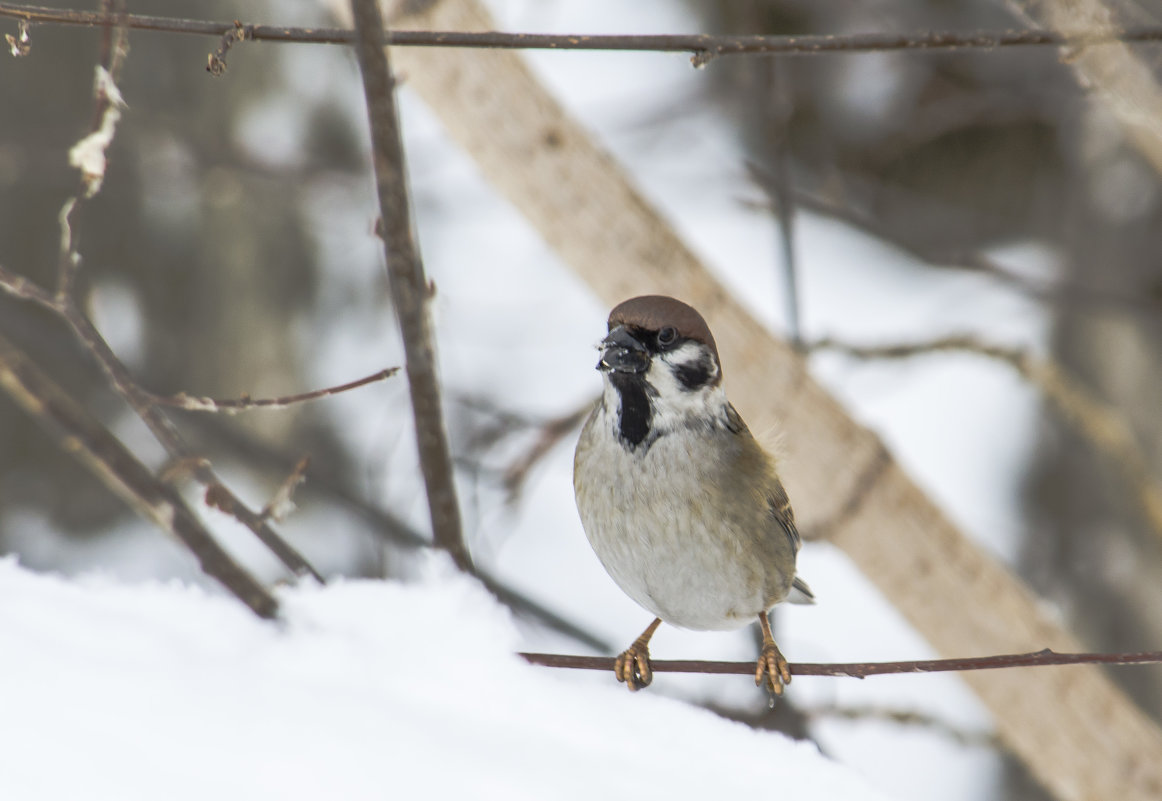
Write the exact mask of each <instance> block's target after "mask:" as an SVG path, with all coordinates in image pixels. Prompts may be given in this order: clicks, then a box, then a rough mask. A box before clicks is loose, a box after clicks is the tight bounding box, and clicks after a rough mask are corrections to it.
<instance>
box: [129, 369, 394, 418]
mask: <svg viewBox="0 0 1162 801" xmlns="http://www.w3.org/2000/svg"><path fill="white" fill-rule="evenodd" d="M398 372H399V368H398V367H389V368H387V369H386V370H380V371H379V372H378V373H373V374H372V375H369V376H364V377H363V378H360V379H357V380H355V381H348V382H347V383H346V384H339V385H338V386H334V387H327V388H325V389H316V390H312V391H311V392H302V393H299V394H297V395H283V396H282V397H279V398H251V397H250V396H249V395H243V396H242V397H240V398H235V399H229V400H219V399H217V398H207V397H203V396H193V395H189V394H187V393H185V392H179V393H178V394H177V395H150V400H151V401H152V402H153V403H157V404H160V405H162V406H172V407H174V408H176V409H181V410H183V411H187V412H225V413H226V414H237V413H238V412H248V411H252V410H254V409H285V408H287V407H288V406H292V405H294V404H296V403H303V402H305V401H312V400H318V399H319V398H326V397H329V396H331V395H338V394H339V393H341V392H348V391H350V390H352V389H358V388H359V387H365V386H367V385H368V384H374V383H375V382H376V381H384V380H386V379H388V378H391V377H392V376H393V375H395V374H396V373H398Z"/></svg>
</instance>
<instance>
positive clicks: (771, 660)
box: [754, 640, 791, 695]
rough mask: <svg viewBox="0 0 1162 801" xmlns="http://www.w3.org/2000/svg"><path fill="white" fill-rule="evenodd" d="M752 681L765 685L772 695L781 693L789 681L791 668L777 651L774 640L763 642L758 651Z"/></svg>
mask: <svg viewBox="0 0 1162 801" xmlns="http://www.w3.org/2000/svg"><path fill="white" fill-rule="evenodd" d="M754 683H755V684H757V685H760V686H765V687H766V688H767V692H769V693H771V694H772V695H782V694H783V688H784V687H786V685H788V684H790V683H791V668H790V667H789V666H788V665H787V660H786V659H784V658H783V655H782V653H780V652H779V647H778V646H777V645H775V641H774V640H769V641H767V642H764V643H763V649H762V650H761V651H759V661H758V665H757V666H756V667H755V672H754Z"/></svg>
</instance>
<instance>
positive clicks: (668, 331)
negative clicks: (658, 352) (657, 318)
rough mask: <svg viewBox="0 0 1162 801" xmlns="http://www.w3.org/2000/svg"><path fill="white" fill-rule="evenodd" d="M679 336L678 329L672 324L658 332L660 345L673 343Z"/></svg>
mask: <svg viewBox="0 0 1162 801" xmlns="http://www.w3.org/2000/svg"><path fill="white" fill-rule="evenodd" d="M677 338H678V331H677V329H675V328H674V327H673V326H671V325H667V326H666V327H665V328H663V329H662V330H661V331H659V332H658V344H659V345H673V344H674V340H676V339H677Z"/></svg>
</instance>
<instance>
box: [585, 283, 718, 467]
mask: <svg viewBox="0 0 1162 801" xmlns="http://www.w3.org/2000/svg"><path fill="white" fill-rule="evenodd" d="M600 347H601V361H599V362H598V363H597V369H598V370H600V371H601V372H602V373H603V374H604V376H605V380H606V387H607V395H608V394H609V392H610V391H616V392H617V396H618V400H619V401H620V405H619V411H620V414H619V416H620V418H621V419H620V432H621V435H622V437H623V438H624V439H626V440H627V441H628V442H629V443H630V444H632V445H637V444H639V443H640V442H641V441H642V440H644V439H645V438H646V436H647V435H649V434H651V433H652V434H654V435H658V434H661V433H665V432H666V431H668V430H671V429H673V428H675V427H679V426H686V425H690V424H695V423H697V422H699V420H701V419H703V418H705V419H712V418H715V417H717V416H718V415H719V414H720V410H721V407H722V406H723V405H725V403H726V400H725V397H724V396H723V394H722V369H721V367H720V365H719V361H718V347H717V346H716V345H715V344H714V336H713V335H712V334H711V333H710V328H709V326H707V325H706V321H705V320H704V319H702V315H701V314H699V313H698V312H697V311H696V310H694V309H693V308H692V307H690V306H688V305H686V304H685V303H683V302H681V301H680V300H675V299H674V298H670V297H665V296H663V295H644V296H642V297H637V298H632V299H630V300H627V301H625V302H624V303H620V304H618V305H617V306H616V307H615V308H614V309H613V311H612V312H610V314H609V333H608V335H607V336H606V337H605V339H604V340H602V342H601V345H600Z"/></svg>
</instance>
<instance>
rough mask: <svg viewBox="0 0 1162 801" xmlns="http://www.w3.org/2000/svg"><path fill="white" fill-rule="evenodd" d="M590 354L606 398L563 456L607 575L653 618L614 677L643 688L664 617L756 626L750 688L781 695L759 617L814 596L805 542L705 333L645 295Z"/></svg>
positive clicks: (692, 319) (695, 320) (696, 318)
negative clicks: (805, 574) (801, 566)
mask: <svg viewBox="0 0 1162 801" xmlns="http://www.w3.org/2000/svg"><path fill="white" fill-rule="evenodd" d="M599 347H600V349H601V360H600V361H599V362H598V363H597V369H598V370H599V371H600V372H601V374H602V378H603V382H602V383H603V391H602V395H601V398H600V399H599V400H598V402H597V404H596V406H595V407H594V409H593V412H592V413H591V414H590V415H589V418H588V420H587V421H586V423H585V426H584V428H583V429H582V430H581V437H580V440H579V441H578V443H577V449H576V452H575V454H574V458H573V489H574V493H575V495H576V500H577V510H578V512H579V513H580V516H581V524H582V526H583V527H584V529H585V534H586V537H587V538H588V539H589V543H590V545H592V546H593V550H594V551H595V552H596V554H597V557H598V559H600V561H601V564H602V565H603V566H604V567H605V569H606V571H607V572H608V573H609V575H610V577H612V578H613V580H614V582H616V583H617V585H618V586H619V587H621V589H622V590H623V591H624V592H625V593H626V595H628V596H629V597H630V598H632V599H633V600H634V601H636V602H637V603H638V604H639V605H640V606H642V607H644V608H645V609H646V610H647V611H648V612H650V613H651V614H653V615H654V618H655V619H654V622H653V623H651V624H650V625H649V626H648V627H647V628H646V630H645V631H643V632H642V634H641V636H640V637H638V638H637V639H636V640H634V642H633V644H632V645H630V647H629V648H627V649H626V650H625V651H623V652H622V653H621V655H620V656H618V657H617V659H616V661H615V663H614V672H615V674H616V676H617V680H618V681H621V682H624V683H625V684H626V685H627V686H628V687H629V689H630V690H638V689H640V688H641V687H645V686H647V685H649V684H650V682H651V681H652V680H653V671H652V669H651V667H650V656H649V641H650V638H651V637H652V636H653V634H654V632H655V631H657V629H658V626H660V625H661V624H662V622H663V621H664V622H666V623H669V624H671V625H673V626H678V627H680V628H685V629H694V630H698V631H720V630H728V629H737V628H740V627H742V626H744V625H746V624H748V623H750V622H753V621H754V620H755V619H756V618H757V620H758V622H759V625H760V626H761V628H762V636H763V641H762V649H761V651H760V652H759V657H758V662H757V664H756V667H755V684H758V685H765V687H766V689H767V690H768V692H770V693H772V694H774V695H782V694H783V688H784V685H786V684H787V683H789V682H790V681H791V672H790V669H789V668H788V665H787V660H786V659H785V658H784V657H783V655H782V653H781V652H780V651H779V648H778V646H777V645H775V640H774V637H773V636H772V635H771V624H770V621H769V619H768V618H767V613H768V611H769V610H770V609H771V607H773V606H774V605H775V604H777V603H779V602H781V601H784V600H788V597H789V596H792V597H791V598H790V600H797V601H800V602H805V603H812V602H813V601H814V596H813V594H812V593H811V590H810V588H809V587H808V586H807V584H806V583H805V582H803V581H802V580H801V579H799V578H798V577H797V576H796V575H795V559H796V556H797V555H798V552H799V546H800V542H801V541H800V537H799V532H798V530H797V529H796V528H795V516H794V514H793V513H792V511H791V503H790V501H789V500H788V498H787V493H786V491H785V490H784V489H783V484H782V482H780V481H779V477H778V475H777V474H776V472H775V461H774V459H773V458H772V457H771V456H770V455H769V454H767V453H766V452H765V451H764V450H763V449H762V447H760V446H759V444H758V442H756V441H755V438H754V436H752V435H751V433H750V430H749V429H748V428H747V427H746V423H744V422H743V421H742V418H741V417H739V414H738V412H737V411H735V409H734V406H732V405H731V404H730V401H728V400H727V399H726V393H725V391H724V390H723V388H722V366H721V363H720V361H719V358H718V348H717V346H716V345H715V343H714V336H713V335H712V334H711V333H710V328H709V327H708V326H707V325H706V321H705V320H704V319H702V315H700V314H699V313H698V312H697V311H695V310H694V309H693V308H692V307H690V306H688V305H686V304H685V303H683V302H681V301H679V300H675V299H674V298H670V297H665V296H662V295H646V296H642V297H637V298H632V299H630V300H627V301H625V302H623V303H621V304H619V305H618V306H616V307H615V308H614V309H613V311H612V312H610V314H609V322H608V335H607V336H606V337H605V339H604V340H602V342H601V344H600V346H599Z"/></svg>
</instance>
